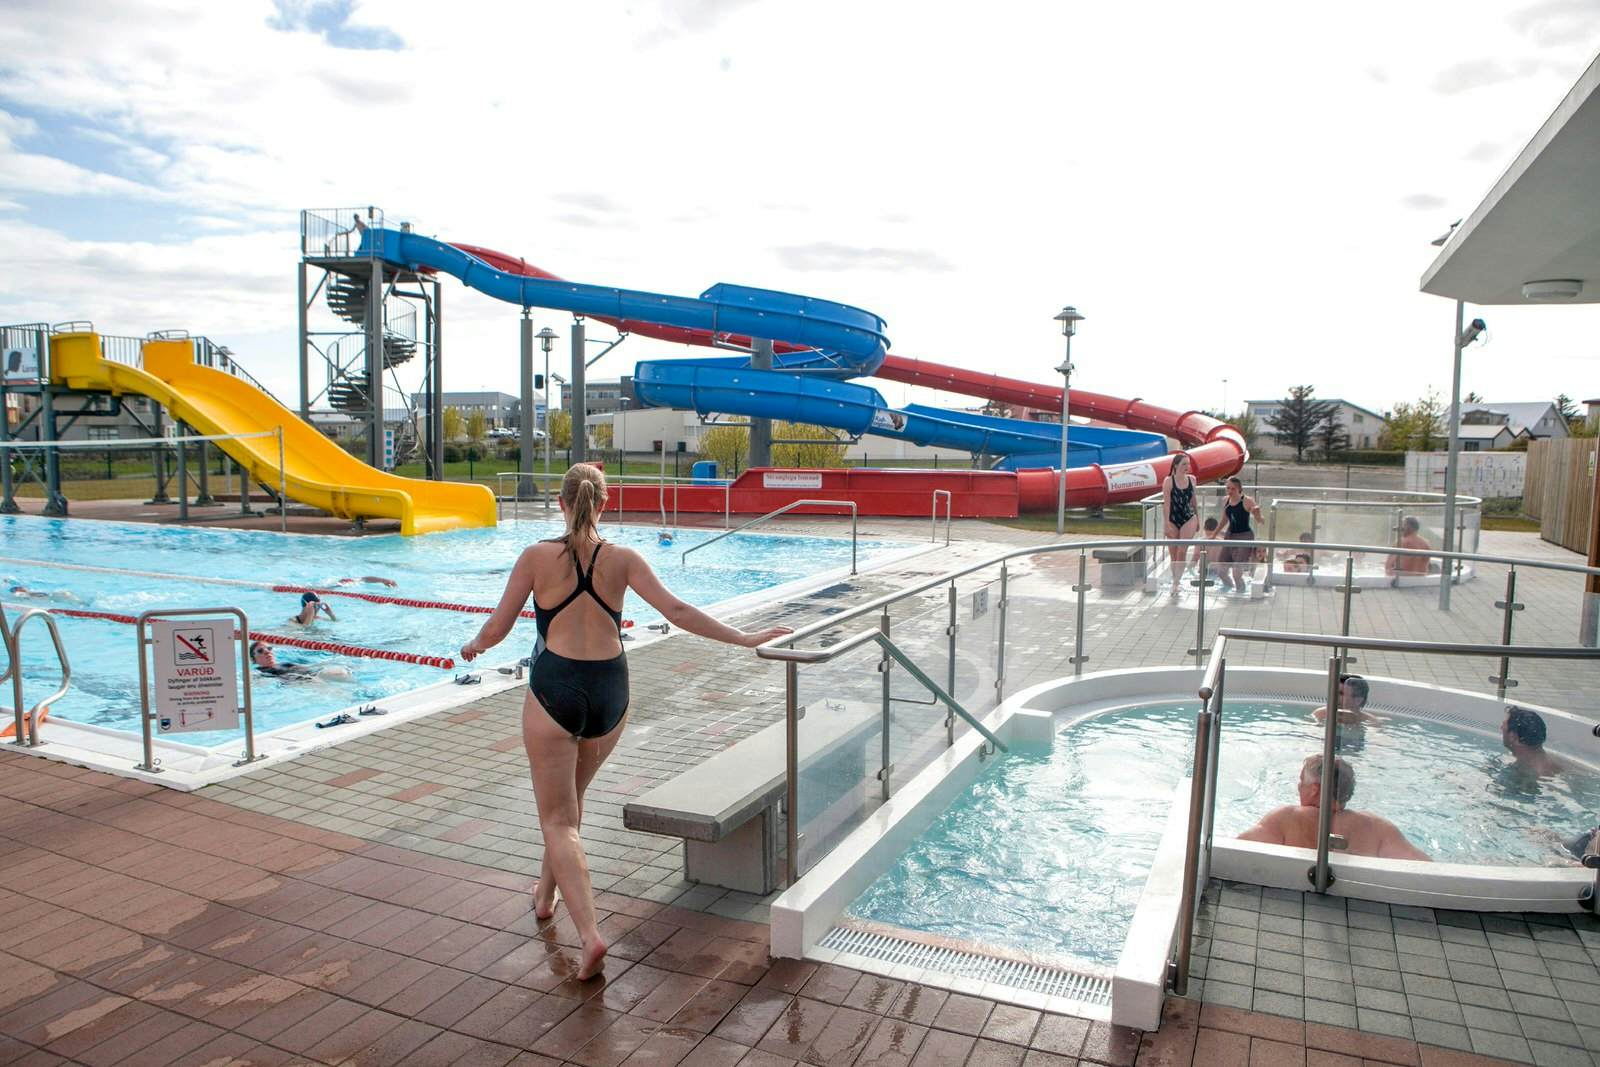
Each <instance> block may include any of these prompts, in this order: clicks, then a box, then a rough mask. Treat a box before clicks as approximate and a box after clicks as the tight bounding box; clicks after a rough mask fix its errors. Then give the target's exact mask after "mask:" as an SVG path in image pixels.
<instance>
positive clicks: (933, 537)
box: [928, 489, 955, 545]
mask: <svg viewBox="0 0 1600 1067" xmlns="http://www.w3.org/2000/svg"><path fill="white" fill-rule="evenodd" d="M940 497H944V543H945V544H947V545H948V544H949V543H950V520H951V519H953V518H954V517H955V514H954V506H955V505H954V503H953V502H954V500H955V494H954V493H952V492H950V490H948V489H935V490H934V491H933V508H932V509H931V510H930V511H929V512H928V540H930V541H937V540H938V539H939V498H940Z"/></svg>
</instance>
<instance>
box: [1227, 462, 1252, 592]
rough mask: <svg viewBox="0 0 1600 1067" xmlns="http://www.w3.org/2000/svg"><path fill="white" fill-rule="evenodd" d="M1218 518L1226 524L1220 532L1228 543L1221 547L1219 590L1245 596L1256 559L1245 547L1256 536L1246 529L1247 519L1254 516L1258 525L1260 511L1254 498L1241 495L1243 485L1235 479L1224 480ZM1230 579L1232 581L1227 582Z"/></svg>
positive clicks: (1247, 525)
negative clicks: (1225, 495) (1225, 488)
mask: <svg viewBox="0 0 1600 1067" xmlns="http://www.w3.org/2000/svg"><path fill="white" fill-rule="evenodd" d="M1222 515H1223V518H1225V519H1227V520H1228V528H1227V529H1226V530H1224V531H1223V533H1222V537H1223V540H1225V541H1228V542H1230V543H1229V544H1226V545H1224V546H1222V564H1223V571H1222V588H1223V589H1224V590H1235V589H1236V590H1238V591H1239V592H1241V593H1248V592H1249V591H1250V589H1249V581H1250V578H1249V575H1250V574H1251V573H1253V572H1254V571H1255V555H1256V550H1255V546H1254V545H1251V544H1249V543H1248V542H1250V541H1254V540H1255V539H1256V532H1255V530H1254V529H1252V528H1251V526H1250V517H1251V516H1252V515H1254V516H1255V518H1256V521H1257V522H1260V521H1261V507H1260V505H1258V504H1257V503H1256V501H1255V498H1254V497H1249V496H1245V495H1244V483H1243V482H1241V481H1240V480H1239V479H1238V477H1237V476H1235V477H1232V478H1229V479H1228V498H1227V499H1226V500H1224V501H1223V503H1222ZM1240 542H1246V543H1244V544H1241V543H1240ZM1230 577H1231V578H1232V581H1229V579H1230Z"/></svg>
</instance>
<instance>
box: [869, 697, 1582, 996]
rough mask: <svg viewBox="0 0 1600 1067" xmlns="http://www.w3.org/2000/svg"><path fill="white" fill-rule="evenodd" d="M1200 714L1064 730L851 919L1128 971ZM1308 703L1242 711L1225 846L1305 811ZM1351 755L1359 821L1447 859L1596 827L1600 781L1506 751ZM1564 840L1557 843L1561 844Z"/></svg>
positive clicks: (1370, 736)
mask: <svg viewBox="0 0 1600 1067" xmlns="http://www.w3.org/2000/svg"><path fill="white" fill-rule="evenodd" d="M1198 710H1199V708H1198V705H1196V704H1195V703H1193V702H1189V703H1167V704H1151V705H1143V706H1139V707H1132V708H1127V709H1122V710H1118V711H1113V712H1108V713H1106V714H1103V715H1098V716H1095V717H1092V718H1089V719H1085V720H1081V721H1079V722H1078V723H1076V724H1073V725H1070V726H1067V727H1065V728H1062V729H1060V730H1058V732H1057V734H1056V738H1055V746H1054V749H1053V750H1052V751H1049V752H1044V751H1042V750H1039V749H1035V750H1033V751H1029V750H1027V749H1025V748H1021V747H1017V746H1013V748H1012V751H1011V752H1010V753H1008V754H1006V755H1004V756H1002V757H1000V758H999V759H996V760H994V761H993V762H991V763H990V764H989V766H987V767H986V768H985V769H984V771H983V772H982V773H981V775H980V776H979V778H978V779H977V781H976V782H974V784H973V785H972V787H971V789H969V790H968V791H967V792H966V793H965V794H963V795H962V796H961V797H960V798H959V799H958V800H957V801H956V802H955V803H954V804H952V805H951V806H950V807H949V808H948V809H947V810H946V811H945V812H944V813H943V814H942V815H941V816H940V817H939V818H938V819H937V820H935V822H934V823H933V825H932V826H930V827H929V829H928V830H927V831H926V832H925V833H924V834H923V835H922V836H921V837H920V838H919V839H918V840H917V841H916V843H915V844H913V845H912V846H911V848H909V849H908V850H907V851H906V852H905V854H904V855H903V856H902V857H901V858H900V859H899V861H898V862H897V863H895V865H894V866H893V867H891V868H890V869H889V870H888V871H887V872H885V873H884V874H883V875H882V876H881V877H879V878H878V879H877V880H876V881H875V882H874V883H873V884H872V885H871V886H869V887H868V888H867V890H866V892H864V893H863V894H862V895H861V896H860V897H859V898H857V899H856V901H855V902H854V903H852V904H851V905H850V907H849V908H848V909H847V915H849V916H854V917H857V918H861V919H869V920H875V921H879V922H885V923H892V924H894V925H896V926H901V927H904V928H907V929H911V930H920V931H923V932H926V933H931V934H939V935H943V936H946V937H954V938H960V939H964V940H969V941H974V942H977V943H980V944H987V945H993V946H998V947H1004V948H1010V949H1018V950H1023V951H1032V952H1043V953H1049V954H1054V955H1057V956H1064V957H1069V958H1072V959H1078V960H1088V961H1091V962H1095V963H1101V964H1107V965H1110V964H1114V963H1115V962H1116V959H1117V956H1118V954H1119V952H1120V951H1121V947H1122V941H1123V938H1124V935H1125V934H1126V932H1127V929H1128V924H1129V922H1130V921H1131V920H1132V918H1133V912H1134V908H1135V907H1136V906H1137V905H1138V902H1139V897H1140V895H1141V893H1142V892H1143V890H1144V883H1145V878H1146V877H1147V876H1148V874H1149V872H1150V865H1151V862H1152V859H1153V857H1154V854H1155V850H1156V845H1157V843H1158V842H1159V841H1160V838H1161V833H1162V830H1163V829H1164V828H1165V826H1166V820H1167V813H1168V810H1169V809H1170V806H1171V801H1172V792H1173V789H1174V788H1175V787H1176V786H1177V783H1178V782H1179V781H1180V780H1182V778H1183V777H1184V775H1185V774H1187V773H1188V772H1189V770H1190V769H1191V768H1192V766H1193V744H1194V717H1195V714H1196V713H1197V712H1198ZM1309 712H1310V708H1309V706H1308V705H1304V704H1292V703H1274V702H1265V701H1237V702H1236V701H1229V702H1228V703H1227V705H1226V708H1225V710H1224V717H1223V722H1224V724H1225V725H1224V736H1223V739H1222V746H1221V753H1222V755H1221V759H1220V761H1219V764H1218V774H1217V813H1216V835H1217V837H1219V838H1223V837H1232V836H1234V835H1236V834H1238V833H1239V832H1240V831H1242V830H1245V829H1247V828H1248V827H1250V826H1252V825H1253V824H1254V823H1255V822H1256V821H1257V820H1258V819H1260V817H1261V816H1262V815H1264V814H1266V813H1267V812H1268V811H1271V810H1272V809H1273V808H1275V807H1278V806H1280V805H1283V804H1288V803H1294V802H1295V800H1296V791H1295V786H1296V783H1297V782H1298V781H1299V777H1300V764H1301V761H1302V760H1304V759H1305V757H1306V756H1308V755H1312V754H1315V753H1319V752H1320V751H1321V745H1322V730H1321V727H1320V725H1319V724H1317V723H1316V722H1314V721H1313V720H1312V719H1311V716H1310V714H1309ZM1361 733H1364V734H1365V737H1364V738H1362V739H1359V740H1356V739H1355V738H1353V737H1347V742H1353V743H1347V744H1346V745H1345V748H1344V751H1342V752H1341V756H1342V757H1343V758H1344V759H1347V760H1348V761H1349V762H1350V764H1351V766H1352V768H1353V769H1354V771H1355V778H1356V788H1355V795H1354V797H1353V799H1352V800H1351V802H1350V807H1351V808H1352V809H1354V810H1363V811H1371V812H1373V813H1375V814H1378V815H1382V816H1383V817H1385V818H1387V819H1389V820H1390V821H1391V822H1393V823H1395V824H1396V825H1397V826H1398V827H1399V828H1400V829H1401V831H1402V832H1404V833H1405V835H1406V836H1407V837H1408V838H1409V839H1410V840H1411V841H1412V842H1413V843H1414V844H1416V845H1417V846H1418V847H1419V848H1421V849H1422V850H1423V851H1424V852H1426V853H1428V854H1429V855H1430V856H1431V857H1432V858H1433V859H1434V860H1436V861H1449V862H1455V863H1472V864H1485V865H1531V866H1544V865H1552V864H1562V863H1566V862H1570V858H1568V859H1563V858H1562V854H1561V853H1560V852H1559V851H1558V850H1557V848H1556V847H1555V846H1554V843H1553V842H1554V839H1555V836H1556V834H1559V836H1562V837H1569V836H1571V835H1573V834H1575V833H1577V832H1578V831H1579V830H1580V829H1583V828H1586V827H1589V826H1592V825H1594V823H1595V819H1596V815H1597V813H1600V775H1597V774H1596V773H1594V772H1593V771H1592V770H1591V769H1588V768H1574V769H1573V770H1572V771H1571V772H1569V773H1567V774H1564V775H1561V776H1558V777H1556V778H1547V779H1543V780H1539V781H1532V780H1528V779H1525V778H1522V777H1520V776H1519V775H1517V774H1516V773H1515V772H1514V771H1512V770H1511V768H1510V767H1509V762H1510V760H1509V756H1508V755H1507V753H1506V752H1505V750H1504V749H1503V748H1502V747H1501V745H1500V739H1499V737H1498V736H1490V735H1487V734H1477V733H1472V732H1470V731H1467V730H1462V729H1458V728H1455V727H1451V726H1446V725H1443V724H1440V723H1435V722H1430V721H1427V720H1423V719H1411V718H1406V717H1400V716H1395V717H1389V718H1387V719H1386V720H1385V721H1384V722H1383V723H1381V724H1378V725H1374V726H1370V727H1368V728H1366V729H1365V730H1364V731H1361ZM1551 831H1555V832H1556V833H1555V834H1553V833H1552V832H1551Z"/></svg>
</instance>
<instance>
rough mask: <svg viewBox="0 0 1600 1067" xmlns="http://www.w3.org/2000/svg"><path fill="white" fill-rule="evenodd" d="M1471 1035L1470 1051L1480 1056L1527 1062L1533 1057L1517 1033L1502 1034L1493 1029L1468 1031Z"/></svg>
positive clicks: (1525, 1042) (1531, 1051) (1524, 1041)
mask: <svg viewBox="0 0 1600 1067" xmlns="http://www.w3.org/2000/svg"><path fill="white" fill-rule="evenodd" d="M1468 1032H1469V1033H1470V1034H1471V1037H1472V1051H1474V1052H1476V1053H1478V1054H1479V1055H1482V1056H1498V1057H1500V1058H1501V1059H1508V1060H1520V1061H1522V1062H1527V1061H1529V1060H1532V1059H1533V1050H1532V1049H1530V1048H1528V1042H1527V1041H1526V1040H1525V1039H1524V1038H1522V1037H1521V1036H1520V1035H1517V1034H1502V1033H1497V1032H1495V1031H1493V1030H1471V1029H1469V1031H1468Z"/></svg>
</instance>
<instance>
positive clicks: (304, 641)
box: [8, 604, 456, 671]
mask: <svg viewBox="0 0 1600 1067" xmlns="http://www.w3.org/2000/svg"><path fill="white" fill-rule="evenodd" d="M8 606H10V607H15V608H22V607H25V605H21V604H13V605H8ZM39 606H40V605H38V604H31V605H26V607H39ZM45 610H46V611H48V612H49V613H50V614H52V615H65V616H67V617H68V618H73V619H100V620H102V621H105V622H120V623H123V624H124V625H127V626H137V625H138V623H139V619H138V617H137V616H135V615H125V614H123V613H122V612H119V611H94V610H92V609H90V608H57V607H49V608H45ZM250 640H252V641H260V642H261V643H263V644H267V645H283V646H284V647H286V648H303V649H306V650H308V651H311V652H333V653H337V654H338V655H341V656H349V657H351V658H352V659H379V660H387V661H389V662H391V663H414V664H416V665H418V666H421V667H437V668H439V669H440V670H444V671H448V670H452V669H454V667H455V665H456V661H455V660H454V659H453V658H452V657H450V656H425V655H423V654H421V653H419V652H396V651H394V650H392V649H387V648H368V647H367V646H365V645H346V644H341V643H340V642H338V641H318V640H316V639H315V638H310V637H290V636H288V635H285V634H269V633H264V632H262V631H260V630H251V631H250Z"/></svg>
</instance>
